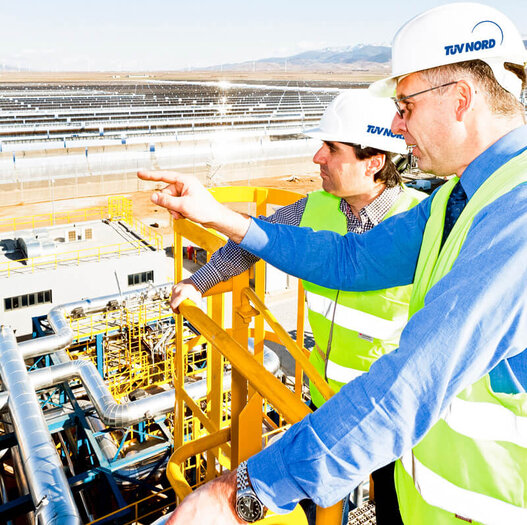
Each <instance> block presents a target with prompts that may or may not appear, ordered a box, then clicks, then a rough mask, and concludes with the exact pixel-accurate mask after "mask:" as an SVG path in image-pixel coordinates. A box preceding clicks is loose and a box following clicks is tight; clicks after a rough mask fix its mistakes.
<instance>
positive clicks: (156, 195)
mask: <svg viewBox="0 0 527 525" xmlns="http://www.w3.org/2000/svg"><path fill="white" fill-rule="evenodd" d="M151 199H152V202H153V203H154V204H157V201H158V200H159V195H158V194H157V193H152V197H151Z"/></svg>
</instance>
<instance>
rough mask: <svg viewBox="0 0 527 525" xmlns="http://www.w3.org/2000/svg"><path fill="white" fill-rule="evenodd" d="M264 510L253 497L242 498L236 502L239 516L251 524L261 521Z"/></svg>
mask: <svg viewBox="0 0 527 525" xmlns="http://www.w3.org/2000/svg"><path fill="white" fill-rule="evenodd" d="M262 510H263V508H262V504H261V503H260V502H259V501H258V500H257V499H256V498H255V497H253V496H241V497H239V498H238V500H237V501H236V511H237V513H238V516H240V518H241V519H242V520H245V521H248V522H249V523H252V522H253V521H256V520H259V519H261V518H262Z"/></svg>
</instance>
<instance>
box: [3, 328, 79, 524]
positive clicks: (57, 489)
mask: <svg viewBox="0 0 527 525" xmlns="http://www.w3.org/2000/svg"><path fill="white" fill-rule="evenodd" d="M0 376H1V378H2V383H3V385H4V387H5V389H6V390H7V392H8V393H9V404H8V405H9V412H10V415H11V418H12V423H13V427H14V429H15V434H16V436H17V440H18V447H19V449H20V455H21V457H22V460H23V463H24V471H25V472H26V476H27V480H28V484H29V487H30V492H31V498H32V500H33V504H34V505H35V508H36V512H37V514H38V519H39V521H40V523H41V524H42V525H81V524H82V521H81V517H80V515H79V512H78V510H77V506H76V505H75V500H74V499H73V495H72V493H71V490H70V487H69V484H68V480H67V479H66V476H65V474H64V471H63V468H62V463H61V461H60V459H59V457H58V455H57V451H56V449H55V445H54V444H53V441H52V439H51V436H50V434H49V430H48V427H47V424H46V420H45V419H44V416H43V414H42V411H41V409H40V404H39V402H38V399H37V396H36V394H35V390H34V389H33V387H32V385H31V382H30V381H29V379H28V373H27V370H26V365H25V363H24V360H23V358H22V356H21V355H20V352H19V350H18V347H17V342H16V339H15V336H14V333H13V330H12V329H11V328H8V327H6V326H2V327H0Z"/></svg>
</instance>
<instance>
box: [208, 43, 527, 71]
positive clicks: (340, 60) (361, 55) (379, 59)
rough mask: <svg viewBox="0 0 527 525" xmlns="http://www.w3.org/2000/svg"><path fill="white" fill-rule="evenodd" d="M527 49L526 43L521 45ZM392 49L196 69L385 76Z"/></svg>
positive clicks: (369, 47)
mask: <svg viewBox="0 0 527 525" xmlns="http://www.w3.org/2000/svg"><path fill="white" fill-rule="evenodd" d="M523 43H524V45H525V46H526V47H527V40H524V41H523ZM391 54H392V48H391V46H389V45H382V44H357V45H355V46H346V47H327V48H324V49H318V50H312V51H305V52H303V53H298V54H296V55H291V56H287V57H269V58H261V59H258V60H248V61H246V62H237V63H230V64H221V65H215V66H209V67H205V68H199V69H203V70H214V71H217V70H220V69H221V70H227V71H321V72H322V71H332V72H337V71H343V72H346V71H370V72H372V73H387V72H389V71H390V66H391Z"/></svg>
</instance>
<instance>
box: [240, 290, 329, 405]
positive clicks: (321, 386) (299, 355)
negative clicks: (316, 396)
mask: <svg viewBox="0 0 527 525" xmlns="http://www.w3.org/2000/svg"><path fill="white" fill-rule="evenodd" d="M243 292H244V293H245V295H247V297H248V298H249V299H250V300H251V301H252V302H253V304H254V305H255V306H256V308H257V309H258V311H259V312H260V313H261V314H262V315H263V317H264V318H265V320H266V321H267V323H268V324H269V326H270V327H271V329H272V330H273V331H274V332H275V334H276V335H278V337H279V339H280V342H281V343H282V344H283V345H284V346H285V347H286V348H287V350H288V351H289V353H290V354H291V356H292V357H293V358H294V359H295V360H296V361H297V362H298V363H300V365H301V366H302V368H303V369H304V372H305V373H306V374H307V376H308V377H309V379H310V380H311V381H312V382H313V383H314V384H315V386H316V387H317V388H318V390H319V391H320V393H321V394H322V395H323V396H324V399H326V401H327V400H328V399H329V398H330V397H331V396H333V395H335V391H334V390H333V389H332V388H331V387H330V386H329V385H328V384H327V382H326V381H325V380H324V378H323V377H322V376H321V375H320V374H319V373H318V371H317V369H316V368H315V367H314V366H313V364H311V362H310V361H309V358H308V357H307V356H306V355H305V354H304V352H303V351H302V350H301V349H300V348H299V347H298V346H297V345H296V343H295V342H294V341H293V339H292V338H291V336H290V335H289V334H288V333H287V331H286V330H285V329H284V328H283V327H282V325H281V324H280V323H279V322H278V321H277V320H276V317H275V316H274V315H273V313H272V312H271V310H269V308H267V306H265V304H264V302H263V301H262V300H261V299H260V298H259V297H258V296H257V295H256V294H255V293H254V292H253V290H251V289H250V288H245V289H244V290H243Z"/></svg>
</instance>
